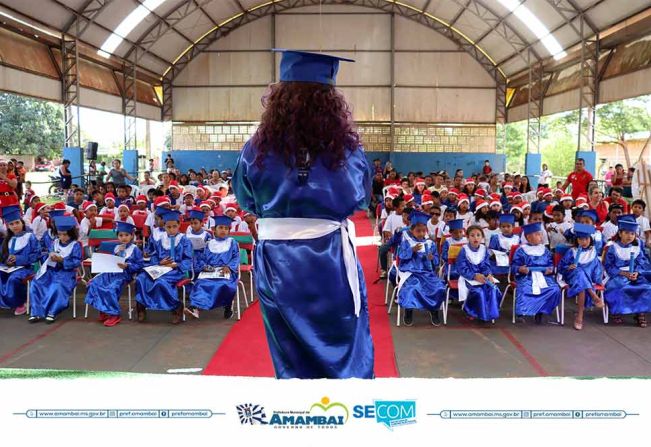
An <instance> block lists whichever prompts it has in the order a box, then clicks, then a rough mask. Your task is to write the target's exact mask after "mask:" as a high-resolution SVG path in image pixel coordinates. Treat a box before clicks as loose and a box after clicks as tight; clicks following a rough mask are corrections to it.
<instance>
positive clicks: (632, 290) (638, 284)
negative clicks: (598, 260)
mask: <svg viewBox="0 0 651 447" xmlns="http://www.w3.org/2000/svg"><path fill="white" fill-rule="evenodd" d="M607 250H608V251H607V252H606V259H605V260H604V269H605V270H606V273H607V274H608V279H607V282H606V290H605V292H604V298H605V300H606V303H607V304H608V308H609V309H610V313H612V314H614V315H626V314H637V313H644V312H651V283H649V281H648V280H647V279H646V278H645V277H644V276H642V272H643V271H648V270H649V268H651V266H650V265H649V261H648V260H647V259H646V257H645V256H644V255H643V254H642V252H641V250H640V246H639V245H638V246H632V245H631V244H629V245H622V244H621V243H620V242H614V243H613V244H612V245H610V246H609V247H607ZM631 252H632V253H633V255H634V259H633V271H635V272H640V275H639V276H638V278H637V280H636V281H631V280H629V279H628V278H625V277H624V276H622V275H620V274H619V273H620V272H621V271H622V270H626V271H629V267H630V253H631Z"/></svg>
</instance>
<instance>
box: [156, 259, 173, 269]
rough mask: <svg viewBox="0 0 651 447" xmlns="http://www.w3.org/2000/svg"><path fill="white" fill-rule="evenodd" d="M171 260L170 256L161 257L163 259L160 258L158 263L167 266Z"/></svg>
mask: <svg viewBox="0 0 651 447" xmlns="http://www.w3.org/2000/svg"><path fill="white" fill-rule="evenodd" d="M172 262H173V261H172V260H171V259H170V258H163V259H161V260H160V263H159V264H160V265H162V266H163V267H165V266H168V265H169V264H171V263H172Z"/></svg>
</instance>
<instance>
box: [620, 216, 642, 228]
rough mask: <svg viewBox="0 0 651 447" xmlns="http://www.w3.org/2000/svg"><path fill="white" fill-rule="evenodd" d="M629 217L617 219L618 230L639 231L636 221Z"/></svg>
mask: <svg viewBox="0 0 651 447" xmlns="http://www.w3.org/2000/svg"><path fill="white" fill-rule="evenodd" d="M628 216H629V215H625V216H620V217H619V218H618V219H617V229H618V230H624V231H633V232H635V231H637V227H638V224H637V222H636V221H635V219H631V218H629V217H628Z"/></svg>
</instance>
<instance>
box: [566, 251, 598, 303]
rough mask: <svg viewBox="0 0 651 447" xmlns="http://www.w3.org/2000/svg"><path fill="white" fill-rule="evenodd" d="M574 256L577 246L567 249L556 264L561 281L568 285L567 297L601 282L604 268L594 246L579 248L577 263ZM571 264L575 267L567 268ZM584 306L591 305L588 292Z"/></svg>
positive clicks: (592, 287)
mask: <svg viewBox="0 0 651 447" xmlns="http://www.w3.org/2000/svg"><path fill="white" fill-rule="evenodd" d="M576 256H577V248H571V249H569V250H567V252H566V253H565V255H564V256H563V258H562V259H561V262H560V263H559V264H558V272H559V273H560V274H561V277H562V279H563V281H564V282H565V283H567V284H568V285H569V286H570V288H569V289H568V290H567V296H569V297H573V296H576V295H578V294H579V293H580V292H583V291H588V290H590V289H594V285H595V284H602V283H603V274H604V269H603V266H602V265H601V261H600V260H599V255H598V250H597V249H596V248H595V247H590V248H588V249H587V250H581V255H580V257H579V262H578V263H577V259H576ZM572 264H576V268H575V269H574V270H568V268H569V266H570V265H572ZM585 307H592V299H591V298H590V295H589V294H588V293H586V295H585Z"/></svg>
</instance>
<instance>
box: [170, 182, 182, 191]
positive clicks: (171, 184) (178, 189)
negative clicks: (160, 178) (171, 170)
mask: <svg viewBox="0 0 651 447" xmlns="http://www.w3.org/2000/svg"><path fill="white" fill-rule="evenodd" d="M167 189H176V190H177V191H180V190H181V188H180V187H179V184H178V183H177V181H176V180H172V181H171V182H170V186H168V187H167Z"/></svg>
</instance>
